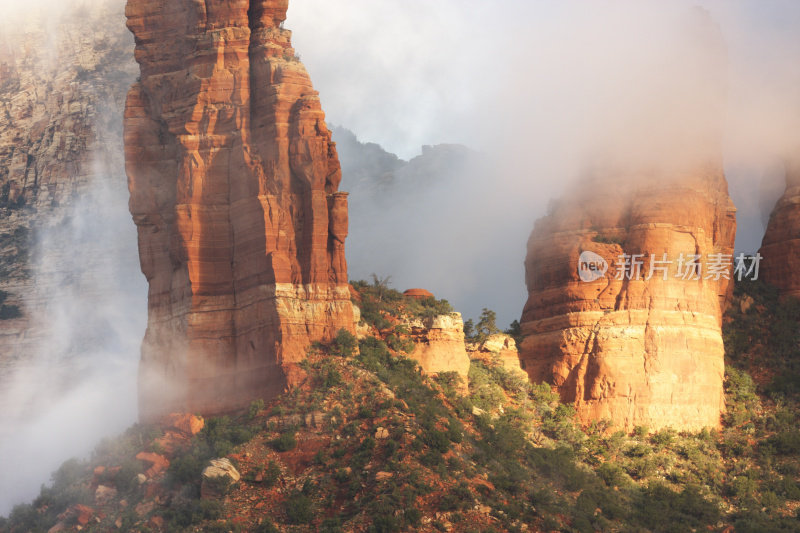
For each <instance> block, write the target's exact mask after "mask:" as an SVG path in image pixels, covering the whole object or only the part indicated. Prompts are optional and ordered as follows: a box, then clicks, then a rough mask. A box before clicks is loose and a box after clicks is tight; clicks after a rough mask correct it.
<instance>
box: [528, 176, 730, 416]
mask: <svg viewBox="0 0 800 533" xmlns="http://www.w3.org/2000/svg"><path fill="white" fill-rule="evenodd" d="M734 213H735V209H734V208H733V205H732V202H731V200H730V198H729V197H728V192H727V184H726V181H725V178H724V175H723V173H722V165H721V162H720V163H718V164H716V165H710V166H708V167H707V168H705V169H699V170H698V169H695V170H694V171H692V172H688V173H683V174H680V175H677V176H672V177H669V178H668V177H666V176H656V175H654V176H651V178H650V179H647V178H642V176H641V175H634V176H625V175H621V174H620V173H617V174H612V173H611V172H609V171H607V170H601V171H599V172H597V173H596V174H595V175H594V176H593V177H592V178H591V179H589V180H587V181H586V182H584V183H583V187H582V188H581V189H580V190H579V191H576V192H575V193H574V195H573V196H570V197H569V198H567V199H565V200H563V201H562V202H561V203H560V204H559V205H558V206H557V207H556V208H555V209H554V211H553V212H552V213H551V214H550V215H548V216H547V217H545V218H544V219H542V220H539V221H538V222H537V224H536V227H535V229H534V231H533V233H532V235H531V237H530V240H529V243H528V258H527V262H526V270H527V274H526V276H527V280H526V281H527V285H528V291H529V299H528V303H527V304H526V306H525V310H524V312H523V316H522V320H521V323H522V333H523V335H524V336H525V338H524V340H523V342H522V346H521V350H520V351H521V355H520V358H521V361H522V364H523V366H524V369H525V370H526V371H527V373H528V375H529V376H530V378H531V380H532V381H535V382H541V381H548V382H550V383H552V384H553V385H554V386H555V387H557V389H558V390H559V392H560V394H561V397H562V399H563V400H564V401H567V402H572V403H574V404H575V405H576V406H577V409H578V414H579V417H580V419H581V420H582V421H584V422H589V421H592V420H598V419H610V420H612V421H613V422H614V424H615V425H617V426H618V427H622V428H626V429H630V428H632V427H634V426H637V425H644V426H648V427H650V428H660V427H665V426H672V427H675V428H681V429H698V428H701V427H704V426H717V425H718V424H719V417H720V413H721V411H722V410H723V408H724V399H723V389H722V383H723V376H724V361H723V358H724V357H723V356H724V350H723V345H722V335H721V328H720V326H721V309H722V305H723V302H724V300H725V298H726V296H727V295H728V294H729V288H730V284H729V282H728V281H727V280H725V279H721V280H719V281H717V280H715V279H705V277H706V275H707V273H708V268H709V267H710V262H714V259H713V258H712V259H711V260H710V261H709V257H708V256H709V254H716V253H721V254H732V253H733V243H734V237H735V224H736V223H735V216H734ZM584 251H588V252H593V253H595V254H597V255H598V256H600V257H601V258H602V259H604V260H605V261H606V262H607V264H608V265H609V269H608V272H607V273H606V274H605V275H604V276H602V277H600V278H599V279H597V280H596V281H592V282H584V281H582V280H581V279H580V277H579V275H578V262H579V256H580V255H581V253H582V252H584ZM623 253H624V254H643V255H644V264H643V266H642V276H641V277H640V279H635V278H636V277H635V276H631V277H633V278H634V279H626V276H622V277H623V279H615V278H617V277H619V276H618V274H619V270H620V268H618V267H617V266H615V263H616V262H617V258H618V256H619V255H620V254H623ZM651 254H655V256H656V257H657V258H658V259H662V258H663V257H664V254H666V257H667V260H671V261H674V263H673V264H671V265H669V266H668V271H667V272H666V277H667V279H666V280H664V279H663V277H664V275H665V274H664V273H663V272H661V271H660V270H656V271H655V275H654V276H653V277H652V278H650V279H649V280H648V279H645V278H646V277H647V275H648V274H649V272H650V271H649V269H650V264H651V262H650V259H649V258H650V256H651ZM681 254H683V255H684V257H688V256H690V255H695V254H699V255H701V256H702V258H703V259H702V263H703V272H702V275H701V279H699V280H693V279H692V280H684V279H682V277H676V276H678V269H679V259H680V257H681ZM654 266H656V267H658V266H659V265H658V264H655V265H654Z"/></svg>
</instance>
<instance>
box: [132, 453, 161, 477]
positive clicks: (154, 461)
mask: <svg viewBox="0 0 800 533" xmlns="http://www.w3.org/2000/svg"><path fill="white" fill-rule="evenodd" d="M136 458H137V459H139V460H140V461H144V462H146V463H150V468H148V469H147V471H145V475H146V476H147V477H148V478H153V477H155V476H157V475H158V474H160V473H161V472H163V471H165V470H166V469H167V467H168V466H169V460H168V459H167V458H166V457H164V456H163V455H159V454H157V453H151V452H139V453H137V454H136Z"/></svg>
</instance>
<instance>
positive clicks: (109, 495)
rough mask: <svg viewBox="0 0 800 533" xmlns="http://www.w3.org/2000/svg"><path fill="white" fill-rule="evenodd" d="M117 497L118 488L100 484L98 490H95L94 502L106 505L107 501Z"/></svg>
mask: <svg viewBox="0 0 800 533" xmlns="http://www.w3.org/2000/svg"><path fill="white" fill-rule="evenodd" d="M116 497H117V489H115V488H114V487H107V486H106V485H100V486H99V487H97V490H95V491H94V503H96V504H97V505H106V504H107V503H109V502H111V501H113V500H114V498H116Z"/></svg>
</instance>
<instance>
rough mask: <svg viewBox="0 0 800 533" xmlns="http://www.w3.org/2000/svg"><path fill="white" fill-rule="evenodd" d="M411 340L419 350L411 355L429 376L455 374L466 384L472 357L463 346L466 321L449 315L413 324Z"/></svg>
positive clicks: (458, 315)
mask: <svg viewBox="0 0 800 533" xmlns="http://www.w3.org/2000/svg"><path fill="white" fill-rule="evenodd" d="M408 325H409V328H410V330H411V339H413V340H414V342H415V344H416V348H415V349H414V351H413V352H412V353H410V354H409V355H408V356H409V357H410V358H411V359H414V360H415V361H417V362H418V363H419V365H420V366H421V367H422V371H423V372H425V373H426V374H438V373H440V372H455V373H457V374H458V375H459V376H461V378H462V380H463V381H464V383H466V382H467V376H468V375H469V365H470V363H469V356H467V350H466V347H465V346H464V320H463V319H462V318H461V313H450V314H446V315H438V316H435V317H430V318H422V319H417V320H414V321H411V322H410V323H409V324H408Z"/></svg>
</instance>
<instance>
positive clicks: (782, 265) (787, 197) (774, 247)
mask: <svg viewBox="0 0 800 533" xmlns="http://www.w3.org/2000/svg"><path fill="white" fill-rule="evenodd" d="M799 235H800V162H797V161H793V162H789V163H787V165H786V191H785V192H784V193H783V196H781V198H780V199H779V200H778V203H777V204H776V205H775V209H774V210H773V211H772V214H771V215H770V217H769V224H768V225H767V231H766V233H765V234H764V240H763V241H762V242H761V249H760V250H759V253H760V254H761V255H762V256H763V259H762V261H761V267H760V272H759V274H760V276H761V277H762V278H763V279H764V280H765V281H767V282H768V283H771V284H772V285H775V286H776V287H778V288H779V289H780V291H781V294H783V295H787V296H793V297H795V298H798V297H800V269H798V268H797V267H798V265H797V258H798V257H800V239H798V236H799Z"/></svg>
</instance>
